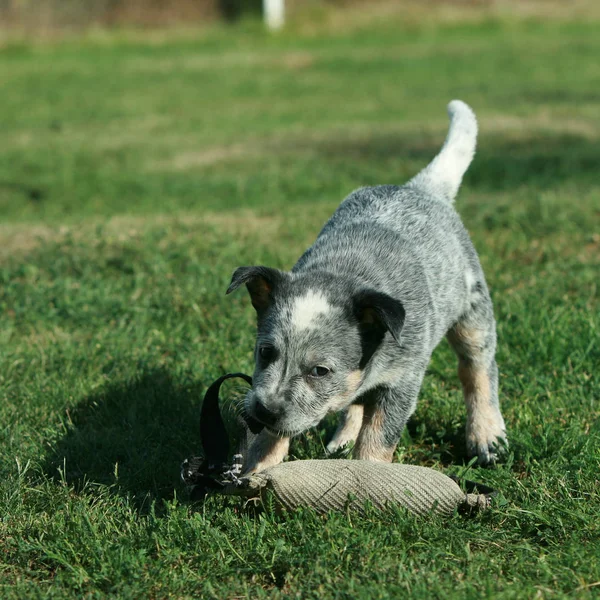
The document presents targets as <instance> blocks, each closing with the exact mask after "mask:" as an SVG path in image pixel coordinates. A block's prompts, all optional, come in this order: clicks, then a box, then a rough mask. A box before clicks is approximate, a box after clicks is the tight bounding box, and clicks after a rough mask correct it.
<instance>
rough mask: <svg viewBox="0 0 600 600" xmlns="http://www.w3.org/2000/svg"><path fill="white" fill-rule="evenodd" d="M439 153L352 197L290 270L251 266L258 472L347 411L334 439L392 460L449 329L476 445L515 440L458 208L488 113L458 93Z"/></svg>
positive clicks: (237, 279) (486, 450) (361, 455)
mask: <svg viewBox="0 0 600 600" xmlns="http://www.w3.org/2000/svg"><path fill="white" fill-rule="evenodd" d="M448 114H449V116H450V128H449V132H448V136H447V138H446V141H445V143H444V145H443V147H442V149H441V151H440V153H439V154H438V155H437V156H436V157H435V158H434V159H433V161H432V162H431V163H430V164H429V165H428V166H427V167H425V169H423V170H422V171H421V172H420V173H419V174H418V175H416V176H415V177H414V178H413V179H411V180H410V181H409V182H408V183H407V184H405V185H404V186H401V187H399V186H394V185H382V186H377V187H367V188H361V189H359V190H357V191H355V192H353V193H352V194H350V195H349V196H348V197H347V198H346V199H345V200H344V201H343V202H342V204H341V205H340V207H339V208H338V209H337V211H336V212H335V213H334V214H333V216H332V217H331V218H330V219H329V221H328V222H327V223H326V224H325V226H324V227H323V230H322V231H321V233H320V234H319V236H318V238H317V240H316V241H315V243H314V244H313V245H312V246H311V247H310V248H309V249H308V250H307V251H306V252H305V253H304V254H303V255H302V256H301V257H300V260H298V262H297V263H296V265H295V266H294V268H293V269H292V270H291V272H289V273H288V272H282V271H279V270H276V269H271V268H268V267H262V266H258V267H239V268H238V269H237V270H236V271H235V272H234V274H233V277H232V280H231V284H230V286H229V289H228V290H227V293H228V294H229V293H231V292H232V291H234V290H235V289H237V288H238V287H240V286H241V285H242V284H246V287H247V288H248V291H249V293H250V298H251V301H252V305H253V306H254V308H255V310H256V313H257V316H258V334H257V340H256V347H255V360H256V368H255V371H254V386H253V389H252V390H251V391H250V392H249V393H248V395H247V397H246V399H245V409H246V411H247V414H249V415H250V416H252V417H253V418H254V419H256V420H257V421H259V422H260V423H262V424H263V425H264V429H263V431H262V432H261V433H260V434H259V435H258V437H257V438H256V439H255V440H254V442H253V443H252V445H251V447H250V450H249V456H248V458H247V463H246V465H245V468H246V471H247V472H256V471H262V470H264V469H266V468H268V467H270V466H273V465H275V464H277V463H279V462H280V461H282V460H283V458H284V457H285V455H286V454H287V451H288V448H289V439H290V437H291V436H294V435H297V434H299V433H301V432H303V431H305V430H306V429H308V428H310V427H313V426H315V425H317V424H318V423H319V422H320V421H321V419H323V417H324V416H325V415H326V414H327V413H330V412H336V411H344V416H343V419H342V422H341V424H340V425H339V427H338V430H337V431H336V433H335V435H334V437H333V439H332V440H331V442H330V443H329V445H328V447H327V449H328V451H330V452H333V451H335V450H336V449H338V448H340V447H343V446H345V445H347V444H350V443H352V442H355V446H354V450H353V456H354V458H358V459H361V460H375V461H391V460H392V457H393V455H394V450H395V448H396V445H397V443H398V440H399V438H400V435H401V433H402V430H403V428H404V426H405V424H406V422H407V421H408V419H409V417H410V416H411V415H412V413H413V412H414V410H415V407H416V403H417V397H418V394H419V389H420V387H421V383H422V381H423V376H424V374H425V369H426V368H427V364H428V362H429V359H430V357H431V353H432V352H433V350H434V348H435V347H436V346H437V344H438V343H439V342H440V340H441V339H442V337H443V336H444V335H445V336H446V337H447V338H448V341H449V342H450V344H451V346H452V348H453V349H454V351H455V352H456V354H457V356H458V376H459V378H460V381H461V383H462V388H463V393H464V398H465V402H466V406H467V425H466V437H467V449H468V452H469V454H470V455H476V456H477V457H478V462H479V463H480V464H484V465H485V464H489V463H493V462H494V461H495V460H496V459H497V457H498V453H499V450H501V449H502V447H503V446H504V445H505V444H506V433H505V425H504V420H503V418H502V415H501V413H500V407H499V403H498V369H497V366H496V361H495V358H494V354H495V350H496V328H495V321H494V315H493V309H492V302H491V300H490V295H489V292H488V288H487V285H486V282H485V278H484V275H483V271H482V269H481V265H480V264H479V259H478V257H477V253H476V251H475V249H474V247H473V245H472V243H471V241H470V239H469V235H468V233H467V232H466V230H465V228H464V226H463V225H462V223H461V221H460V218H459V216H458V214H457V213H456V211H455V210H454V208H453V201H454V198H455V196H456V194H457V192H458V188H459V186H460V183H461V180H462V177H463V175H464V173H465V171H466V170H467V167H468V166H469V164H470V163H471V160H472V159H473V155H474V152H475V142H476V137H477V121H476V119H475V115H474V113H473V111H472V110H471V109H470V108H469V107H468V106H467V105H466V104H465V103H464V102H461V101H459V100H454V101H452V102H450V104H449V105H448Z"/></svg>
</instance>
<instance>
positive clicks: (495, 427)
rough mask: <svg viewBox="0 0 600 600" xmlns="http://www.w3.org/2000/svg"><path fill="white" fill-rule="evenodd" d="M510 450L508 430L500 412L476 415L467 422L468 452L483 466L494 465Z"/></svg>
mask: <svg viewBox="0 0 600 600" xmlns="http://www.w3.org/2000/svg"><path fill="white" fill-rule="evenodd" d="M507 449H508V441H507V439H506V428H505V426H504V420H503V419H502V415H501V414H500V412H499V411H494V412H493V413H492V412H490V414H487V415H481V414H480V415H476V416H474V417H473V418H471V419H469V421H468V422H467V452H468V454H469V456H477V463H478V464H480V465H482V466H487V465H493V464H494V463H496V462H497V461H498V460H500V459H501V458H502V455H503V454H505V453H506V451H507Z"/></svg>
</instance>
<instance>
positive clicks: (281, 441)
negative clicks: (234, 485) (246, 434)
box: [244, 429, 290, 475]
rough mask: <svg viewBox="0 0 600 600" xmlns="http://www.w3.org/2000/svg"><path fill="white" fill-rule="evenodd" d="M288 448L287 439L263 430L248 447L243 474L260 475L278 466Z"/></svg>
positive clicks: (288, 441) (288, 440)
mask: <svg viewBox="0 0 600 600" xmlns="http://www.w3.org/2000/svg"><path fill="white" fill-rule="evenodd" d="M289 448H290V438H289V437H279V436H276V435H273V434H272V433H270V432H269V431H267V430H266V429H263V430H262V431H261V432H260V433H259V434H258V435H257V436H256V439H255V440H254V441H253V442H252V444H251V445H250V449H249V450H248V459H247V461H246V464H245V465H244V467H245V468H244V473H245V474H246V475H247V474H250V473H260V472H261V471H264V470H265V469H268V468H269V467H274V466H275V465H278V464H279V463H280V462H281V461H282V460H283V459H284V458H285V457H286V455H287V453H288V450H289Z"/></svg>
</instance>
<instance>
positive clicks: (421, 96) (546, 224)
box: [0, 14, 600, 599]
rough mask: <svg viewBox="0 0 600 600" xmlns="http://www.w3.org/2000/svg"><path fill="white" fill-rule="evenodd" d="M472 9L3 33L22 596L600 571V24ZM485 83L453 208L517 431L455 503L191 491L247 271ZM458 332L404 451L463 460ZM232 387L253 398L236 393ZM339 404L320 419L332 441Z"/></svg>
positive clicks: (5, 330)
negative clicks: (446, 15) (295, 23)
mask: <svg viewBox="0 0 600 600" xmlns="http://www.w3.org/2000/svg"><path fill="white" fill-rule="evenodd" d="M598 28H599V26H598V23H597V22H589V23H588V22H586V21H585V20H584V19H581V20H580V21H571V22H561V21H558V20H554V21H548V22H541V21H539V20H535V19H528V20H527V19H516V18H514V19H496V18H488V19H479V20H477V19H475V20H472V22H471V23H470V24H469V23H466V22H465V23H460V22H452V23H442V22H440V23H437V24H436V23H435V22H431V21H429V22H427V23H423V24H419V23H418V22H414V21H411V22H410V23H408V22H407V23H403V20H402V18H401V14H400V15H399V16H397V17H395V18H389V19H387V20H386V21H385V22H381V21H379V22H374V23H373V25H372V26H364V27H353V28H350V29H348V31H347V32H346V33H344V32H343V31H338V32H331V31H329V30H328V33H327V34H326V35H325V34H321V35H315V34H314V33H311V32H310V31H303V30H292V31H291V32H288V33H285V34H282V35H280V36H274V37H269V36H265V35H263V34H262V33H261V32H260V31H259V30H258V29H257V28H256V27H254V26H251V25H250V26H249V25H242V26H241V27H240V28H231V29H219V28H216V29H211V30H207V31H203V32H198V33H197V34H195V35H194V34H192V32H190V31H188V32H186V33H185V34H178V33H177V32H173V33H165V34H161V35H157V34H152V33H148V34H146V35H144V34H135V35H130V34H127V33H115V34H106V33H104V34H103V33H97V34H95V35H91V36H85V37H81V38H71V39H66V40H64V41H62V42H53V43H29V42H19V41H14V42H12V43H9V44H5V45H4V46H3V47H1V48H0V86H1V88H0V139H1V143H0V211H1V214H2V223H1V224H0V282H1V285H0V339H1V345H0V399H1V400H0V423H1V425H0V477H1V479H0V596H1V597H2V598H38V597H39V598H65V597H73V598H81V597H86V598H96V597H103V596H111V597H123V598H166V597H176V598H184V597H189V598H193V597H195V598H207V597H214V598H240V597H250V598H257V597H267V596H268V597H283V596H286V597H287V596H293V597H298V598H334V597H335V598H402V597H409V596H410V597H415V598H423V599H429V598H448V597H460V598H465V597H467V598H481V597H490V598H492V597H493V598H533V597H547V598H554V597H577V598H586V597H592V596H594V594H595V593H598V592H599V591H600V497H599V492H598V486H599V483H598V479H599V477H598V472H599V468H600V419H599V416H600V408H599V397H600V381H599V380H598V366H599V364H600V346H599V331H598V328H599V318H598V317H599V308H598V297H597V294H598V289H597V286H598V280H599V279H600V278H599V274H600V68H599V62H598V57H599V56H600V35H598V31H599V29H598ZM452 98H461V99H463V100H465V101H467V102H468V103H470V104H471V105H472V106H473V108H474V109H475V111H476V112H477V115H478V117H479V122H480V138H479V151H478V154H477V156H476V159H475V161H474V163H473V165H472V167H471V169H470V170H469V172H468V173H467V176H466V178H465V182H464V186H463V188H462V191H461V193H460V195H459V198H458V201H457V207H458V210H459V211H460V213H461V214H462V216H463V218H464V221H465V223H466V225H467V227H468V229H469V231H470V232H471V235H472V238H473V240H474V243H475V245H476V247H477V248H478V250H479V253H480V256H481V260H482V263H483V266H484V269H485V271H486V274H487V278H488V282H489V284H490V287H491V290H492V295H493V299H494V302H495V307H496V315H497V319H498V333H499V353H498V362H499V365H500V369H501V398H502V400H501V401H502V405H503V410H504V415H505V417H506V421H507V427H508V432H509V438H510V442H511V447H510V453H509V456H508V457H507V460H506V461H505V462H504V463H503V464H502V465H500V466H498V467H497V468H495V469H475V468H473V469H471V470H470V471H469V477H470V478H471V479H476V480H478V481H481V482H484V483H486V484H488V485H491V486H494V487H496V488H497V489H499V490H501V492H502V497H503V499H502V501H501V502H499V503H498V504H497V506H496V507H495V508H494V510H492V511H490V512H488V513H486V514H482V515H480V516H475V517H471V518H468V517H464V516H461V515H456V516H454V517H452V518H451V519H449V520H441V519H437V518H428V519H423V518H416V517H413V516H411V515H408V514H405V513H403V512H400V511H395V512H394V511H390V512H387V513H385V514H378V513H372V514H369V515H368V517H359V516H357V515H354V514H350V515H345V514H336V515H333V514H332V515H329V516H326V517H319V516H316V515H314V514H312V513H310V512H300V513H296V514H293V515H287V516H280V515H276V514H274V513H272V512H270V511H268V510H267V511H265V512H263V513H262V514H260V515H258V516H257V515H253V514H248V513H247V512H246V511H244V510H241V509H240V505H239V504H238V503H236V502H234V501H227V500H222V499H219V498H212V499H210V500H209V501H208V502H207V503H206V504H205V505H204V506H201V507H198V506H192V505H190V504H189V502H188V501H187V497H186V490H185V489H184V488H183V487H182V485H181V484H180V483H179V463H180V461H181V459H182V458H184V457H186V456H187V455H190V454H195V453H198V451H199V440H198V415H199V403H200V400H201V398H202V394H203V391H204V390H205V388H206V386H207V384H209V383H210V382H211V381H212V380H213V379H215V378H216V377H217V376H218V375H220V374H222V373H224V372H227V371H234V370H242V371H245V372H251V371H252V359H251V353H252V346H253V334H254V329H253V328H254V315H253V311H252V308H251V307H250V303H249V301H248V299H247V298H246V296H245V294H243V293H240V294H235V295H234V296H233V297H225V295H224V292H225V289H226V288H227V285H228V283H229V278H230V276H231V273H232V271H233V270H234V268H235V267H237V266H239V265H241V264H261V263H264V264H268V265H270V266H275V267H280V268H290V267H291V266H292V265H293V263H294V261H295V260H296V258H297V257H298V256H299V255H300V253H301V252H302V251H303V250H304V249H305V248H306V247H307V246H308V245H309V244H310V243H311V241H312V240H313V239H314V238H315V236H316V234H317V233H318V231H319V228H320V226H321V224H322V223H323V222H324V220H325V219H326V218H327V217H328V215H329V214H330V213H331V212H332V211H333V210H334V209H335V207H336V205H337V203H338V202H339V201H340V200H341V199H342V198H343V197H344V195H346V194H347V193H348V192H350V191H351V190H353V189H354V188H356V187H359V186H361V185H365V184H376V183H402V182H404V181H405V180H406V179H407V178H408V177H410V176H411V175H412V174H414V173H415V172H416V171H417V170H419V169H420V168H421V167H422V166H424V165H425V164H426V163H427V162H428V161H429V160H430V158H431V157H432V156H433V155H434V154H435V152H436V151H437V149H438V148H439V146H440V144H441V142H442V141H443V138H444V136H445V132H446V127H447V119H446V115H445V105H446V103H447V102H448V101H449V100H451V99H452ZM455 371H456V367H455V360H454V357H453V355H452V353H451V351H450V349H449V347H448V346H447V344H446V343H444V344H442V345H441V346H440V348H438V350H437V351H436V353H435V355H434V358H433V361H432V363H431V365H430V369H429V373H428V376H427V377H426V379H425V383H424V386H423V389H422V393H421V401H420V404H419V408H418V410H417V412H416V414H415V416H414V417H413V418H412V420H411V422H410V423H409V426H408V428H407V431H406V432H405V434H404V436H403V438H402V441H401V444H400V447H399V449H398V452H397V458H398V460H402V461H404V462H409V463H414V464H419V465H427V466H433V467H435V468H438V469H441V470H444V471H445V472H447V473H461V472H463V471H464V470H465V466H466V465H467V464H468V461H467V459H466V457H465V446H464V420H465V409H464V406H463V404H462V399H461V398H462V396H461V392H460V386H459V383H458V379H457V377H456V374H455ZM228 390H229V391H228V392H227V393H226V395H227V396H229V397H231V396H232V395H233V394H235V389H234V388H233V387H231V386H230V387H229V388H228ZM332 426H333V421H330V422H329V423H327V424H326V425H325V426H324V427H323V428H321V429H319V430H315V431H311V432H309V433H307V434H306V435H305V436H304V437H302V438H300V439H297V440H296V441H295V443H294V445H293V448H292V454H293V456H294V457H302V458H305V457H308V456H311V457H319V456H321V455H322V449H323V444H324V440H325V439H326V437H327V435H329V434H330V433H331V431H332Z"/></svg>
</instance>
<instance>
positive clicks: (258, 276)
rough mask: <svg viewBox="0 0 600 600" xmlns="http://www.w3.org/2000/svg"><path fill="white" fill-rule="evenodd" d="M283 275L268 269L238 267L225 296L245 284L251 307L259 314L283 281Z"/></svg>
mask: <svg viewBox="0 0 600 600" xmlns="http://www.w3.org/2000/svg"><path fill="white" fill-rule="evenodd" d="M284 276H285V274H284V273H283V272H282V271H278V270H277V269H270V268H269V267H238V268H237V269H236V270H235V271H234V273H233V276H232V277H231V283H230V284H229V287H228V288H227V292H226V293H227V294H231V292H233V291H234V290H237V289H238V288H239V287H240V285H242V283H245V284H246V287H247V288H248V292H249V293H250V299H251V300H252V306H254V308H255V309H256V312H258V313H260V312H262V311H263V310H265V308H267V306H269V304H270V302H271V296H272V294H273V291H274V290H275V289H276V287H277V285H278V284H279V283H280V282H281V281H282V280H283V278H284Z"/></svg>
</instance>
